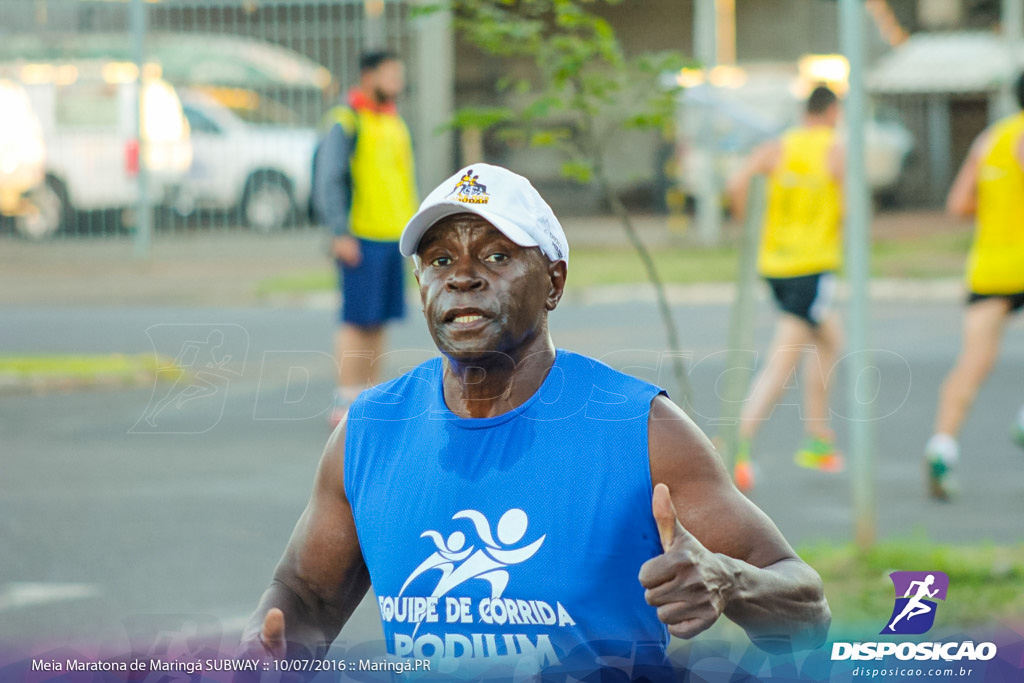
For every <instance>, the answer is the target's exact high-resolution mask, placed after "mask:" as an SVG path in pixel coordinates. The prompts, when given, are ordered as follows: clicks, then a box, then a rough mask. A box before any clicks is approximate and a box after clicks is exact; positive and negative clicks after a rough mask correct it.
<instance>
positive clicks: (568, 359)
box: [558, 349, 664, 400]
mask: <svg viewBox="0 0 1024 683" xmlns="http://www.w3.org/2000/svg"><path fill="white" fill-rule="evenodd" d="M558 360H559V362H558V365H559V367H560V368H561V369H562V370H563V371H564V372H565V373H566V376H567V379H569V380H570V381H572V382H580V381H585V380H589V383H590V385H591V386H593V387H594V388H595V389H600V390H603V391H607V392H612V391H615V392H629V393H635V394H639V395H640V396H648V395H649V396H650V397H651V398H653V397H654V396H655V395H657V394H659V393H664V389H662V388H661V387H660V386H658V385H657V384H655V383H654V382H652V381H648V380H646V379H643V378H642V377H638V376H637V375H634V374H630V373H627V372H623V371H622V370H616V369H615V368H613V367H612V366H611V365H609V364H608V363H607V362H605V361H604V360H602V359H599V358H593V357H591V356H587V355H584V354H581V353H576V352H574V351H567V350H565V349H559V351H558ZM658 366H659V363H658V362H657V361H656V362H655V363H654V364H653V365H652V366H640V365H635V366H631V367H636V368H638V369H639V368H641V367H643V368H644V369H647V370H650V374H651V375H657V373H658ZM648 400H650V399H648Z"/></svg>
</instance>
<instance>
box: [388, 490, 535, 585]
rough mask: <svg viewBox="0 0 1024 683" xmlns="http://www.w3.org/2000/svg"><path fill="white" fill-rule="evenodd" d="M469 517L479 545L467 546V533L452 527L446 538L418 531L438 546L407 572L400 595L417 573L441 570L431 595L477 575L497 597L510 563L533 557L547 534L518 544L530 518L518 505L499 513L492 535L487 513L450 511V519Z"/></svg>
mask: <svg viewBox="0 0 1024 683" xmlns="http://www.w3.org/2000/svg"><path fill="white" fill-rule="evenodd" d="M458 519H466V520H469V521H470V522H471V523H472V525H473V529H474V530H475V531H476V535H477V537H478V538H479V540H480V545H479V546H478V545H477V544H476V543H474V544H472V545H469V546H468V547H467V546H466V535H465V534H464V533H463V532H461V531H455V532H453V533H452V534H450V535H449V536H448V538H447V539H445V538H444V537H443V536H442V535H441V533H440V532H438V531H434V530H432V529H428V530H426V531H424V532H423V533H422V534H420V537H421V538H429V539H430V540H432V541H433V542H434V546H435V547H436V548H437V550H436V551H435V552H433V553H432V554H431V555H430V556H429V557H428V558H427V559H425V560H424V561H423V562H421V563H420V565H419V566H418V567H416V569H414V570H413V571H412V573H411V574H409V578H407V579H406V580H405V583H404V584H403V585H402V590H401V591H399V595H401V594H403V593H405V589H406V588H408V587H409V584H411V583H412V582H413V581H414V580H415V579H416V578H417V577H419V576H421V575H422V574H425V573H426V572H428V571H431V570H437V571H439V572H440V573H441V575H440V577H439V578H438V580H437V585H436V586H435V587H434V590H433V591H432V592H431V594H430V596H431V597H434V598H439V597H441V596H443V595H445V594H446V593H448V592H449V591H450V590H452V589H453V588H455V587H456V586H458V585H460V584H462V583H465V582H466V581H471V580H474V579H480V580H482V581H487V582H488V583H489V584H490V585H491V598H492V599H494V598H500V597H501V594H502V593H503V592H504V591H505V587H506V586H508V578H509V577H508V572H507V571H506V569H507V568H508V567H510V566H512V565H515V564H520V563H522V562H525V561H526V560H528V559H530V558H531V557H533V556H534V555H535V554H536V553H537V551H538V550H539V549H540V546H541V544H543V543H544V539H545V538H547V534H545V535H543V536H541V537H540V538H538V539H537V540H536V541H533V542H532V543H529V544H527V545H519V546H518V547H516V546H517V544H518V543H519V542H520V541H522V540H523V537H524V536H526V529H527V527H528V526H529V523H530V522H529V519H528V518H527V516H526V513H525V512H523V511H522V510H520V509H519V508H512V509H511V510H509V511H508V512H506V513H505V514H503V515H502V516H501V519H499V520H498V526H497V528H496V530H495V535H496V536H497V540H495V535H492V534H491V524H490V522H489V521H488V520H487V518H486V517H484V515H483V514H482V513H480V512H477V511H476V510H462V511H461V512H456V513H455V514H454V515H452V520H453V521H454V520H458Z"/></svg>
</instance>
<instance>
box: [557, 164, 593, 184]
mask: <svg viewBox="0 0 1024 683" xmlns="http://www.w3.org/2000/svg"><path fill="white" fill-rule="evenodd" d="M561 172H562V175H563V176H564V177H566V178H568V179H570V180H575V181H576V182H578V183H581V184H584V185H585V184H587V183H589V182H590V181H591V180H593V178H594V167H593V164H591V163H588V162H585V161H578V160H577V161H566V162H564V163H562V168H561Z"/></svg>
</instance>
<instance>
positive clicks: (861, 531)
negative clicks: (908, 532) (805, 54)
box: [839, 0, 876, 548]
mask: <svg viewBox="0 0 1024 683" xmlns="http://www.w3.org/2000/svg"><path fill="white" fill-rule="evenodd" d="M839 26H840V31H841V34H840V41H841V44H842V46H843V52H844V53H845V54H846V58H847V59H848V60H849V62H850V88H849V93H848V94H847V97H846V106H845V110H846V113H845V117H846V127H847V129H848V131H849V133H848V137H847V142H846V180H845V187H844V190H845V202H846V225H845V238H846V263H847V265H846V270H847V273H848V276H849V284H850V303H849V315H848V323H847V327H848V329H849V353H848V354H847V355H846V356H845V362H846V364H847V370H848V372H847V381H848V383H849V385H850V386H849V389H848V390H849V402H850V405H849V408H848V410H847V412H848V414H849V416H850V447H849V449H848V455H849V457H850V463H851V468H852V473H853V480H852V486H853V507H854V515H855V522H854V536H855V539H856V542H857V545H858V546H860V547H861V548H868V547H870V546H872V545H873V544H874V542H875V504H874V482H873V475H874V467H873V465H874V463H873V457H874V453H873V448H874V439H873V431H874V427H873V422H872V414H873V410H872V406H871V400H872V399H873V397H874V396H875V395H876V393H875V391H874V389H875V387H874V386H868V385H869V384H872V385H873V384H874V379H875V373H874V372H871V371H870V369H871V368H872V359H871V352H870V350H869V347H868V278H869V268H870V255H869V251H868V247H869V241H870V235H869V229H868V228H869V224H870V196H869V193H868V183H867V171H866V166H865V158H864V121H865V119H866V112H867V102H866V95H865V90H864V5H863V2H862V0H839ZM860 396H864V397H866V400H864V401H861V400H860V398H859V397H860Z"/></svg>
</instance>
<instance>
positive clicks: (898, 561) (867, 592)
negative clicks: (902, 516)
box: [800, 539, 1024, 630]
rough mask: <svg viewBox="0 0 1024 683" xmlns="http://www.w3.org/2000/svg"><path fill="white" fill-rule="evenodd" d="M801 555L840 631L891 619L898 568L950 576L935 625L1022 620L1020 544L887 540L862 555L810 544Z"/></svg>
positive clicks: (1023, 548)
mask: <svg viewBox="0 0 1024 683" xmlns="http://www.w3.org/2000/svg"><path fill="white" fill-rule="evenodd" d="M800 556H801V557H802V558H803V559H804V560H805V561H806V562H807V563H808V564H810V565H811V566H812V567H814V568H815V569H816V570H818V573H819V574H821V577H822V580H823V581H824V583H825V593H826V595H827V596H828V601H829V605H830V606H831V608H832V616H833V620H834V621H835V623H836V624H837V625H838V626H839V627H840V628H842V627H851V626H864V625H867V626H877V629H878V630H880V629H881V628H882V626H883V625H884V624H883V623H882V622H884V621H885V619H886V618H887V617H888V616H889V613H890V612H891V611H892V605H893V598H894V592H893V585H892V582H891V580H890V579H889V573H890V572H893V571H897V570H905V571H927V570H937V571H941V572H945V573H946V574H947V575H949V593H948V595H947V598H946V600H945V601H944V603H943V604H942V609H941V610H939V612H938V613H937V617H936V626H937V627H939V626H943V625H945V626H947V627H949V628H966V627H971V626H981V625H986V624H993V623H995V622H997V621H1000V620H1005V619H1015V620H1017V621H1020V620H1022V619H1024V592H1022V591H1021V585H1024V544H1020V545H1014V546H999V545H995V544H992V543H986V544H980V545H971V546H950V545H937V544H932V543H928V542H927V541H925V540H923V539H909V540H903V541H887V542H885V543H879V544H878V545H877V546H876V547H874V548H873V549H871V550H869V551H867V552H864V551H860V550H858V549H857V548H856V547H855V546H854V545H852V544H849V545H840V546H836V545H830V544H822V545H814V546H808V547H803V548H801V549H800Z"/></svg>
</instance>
